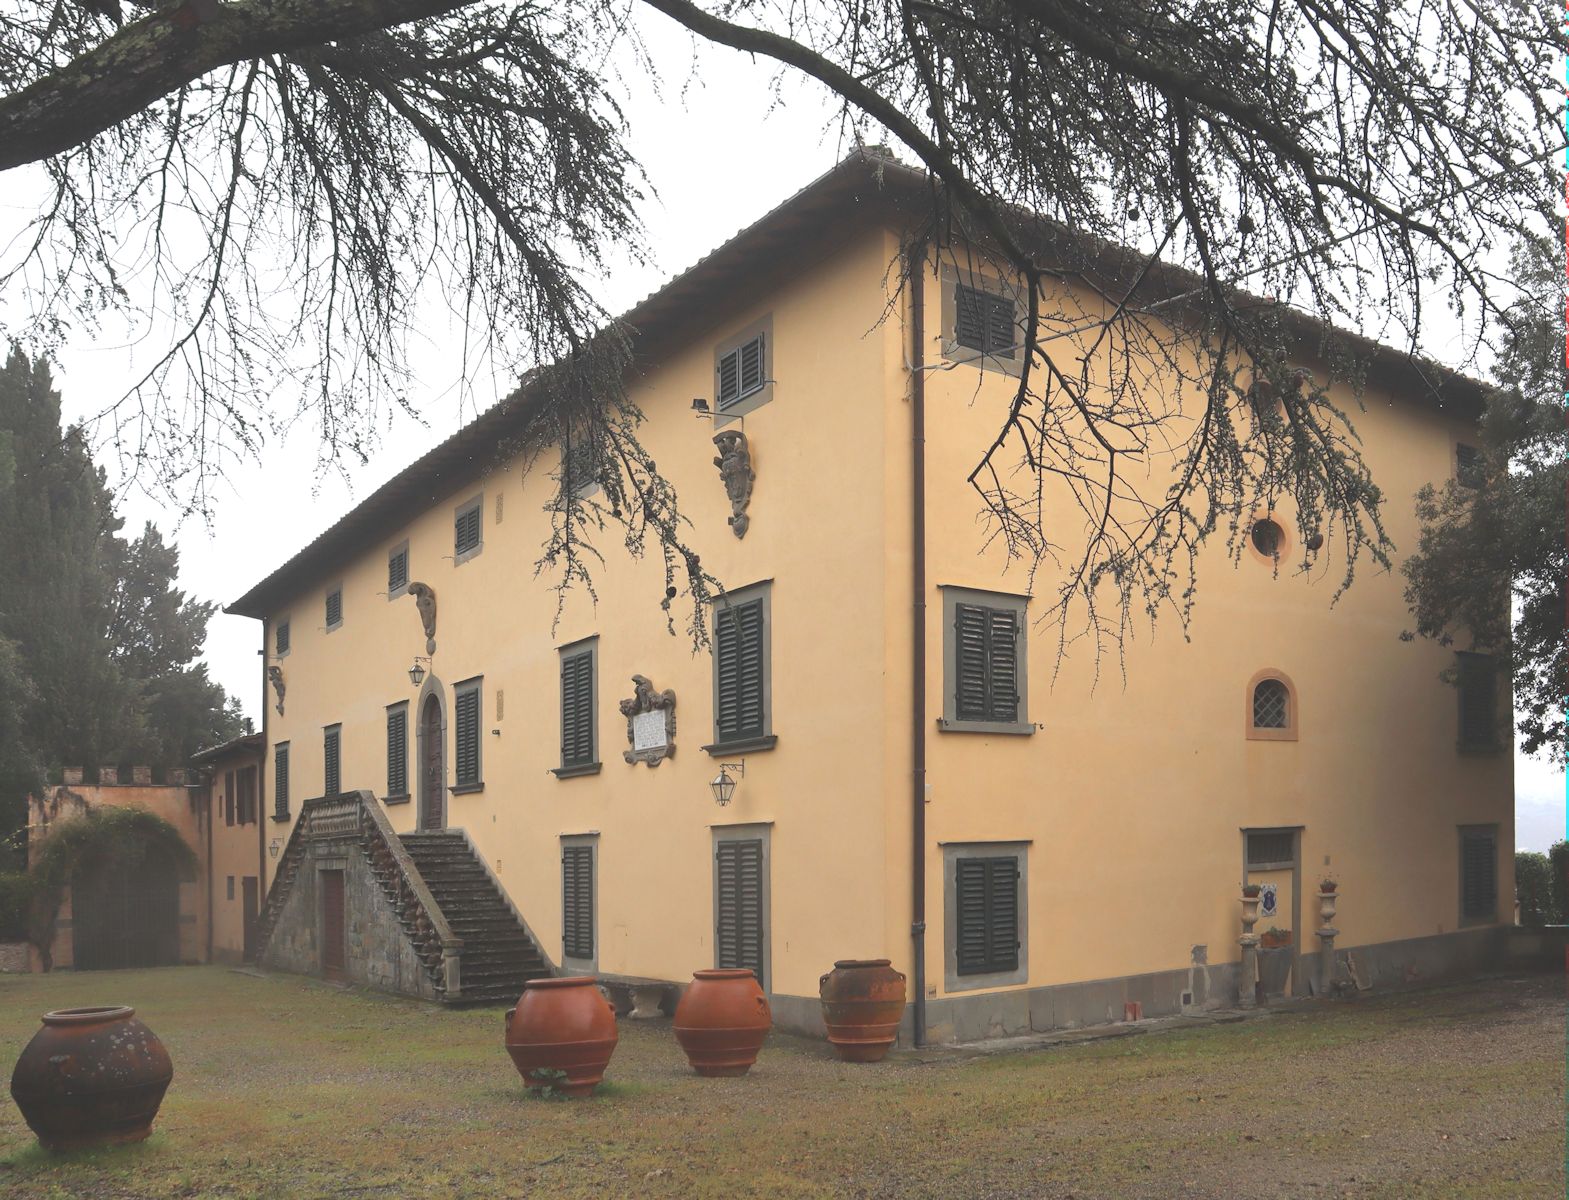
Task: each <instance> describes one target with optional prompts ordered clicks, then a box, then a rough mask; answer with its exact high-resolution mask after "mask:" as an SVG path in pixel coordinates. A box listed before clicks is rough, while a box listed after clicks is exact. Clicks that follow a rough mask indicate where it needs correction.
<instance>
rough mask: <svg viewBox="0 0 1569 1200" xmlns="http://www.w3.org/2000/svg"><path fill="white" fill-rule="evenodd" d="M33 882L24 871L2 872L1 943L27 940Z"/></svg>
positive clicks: (0, 874) (0, 893)
mask: <svg viewBox="0 0 1569 1200" xmlns="http://www.w3.org/2000/svg"><path fill="white" fill-rule="evenodd" d="M32 897H33V881H32V879H31V878H29V877H28V875H27V874H26V873H25V872H23V871H0V942H23V941H26V940H27V910H28V904H29V902H30V901H31V900H32Z"/></svg>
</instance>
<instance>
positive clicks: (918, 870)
mask: <svg viewBox="0 0 1569 1200" xmlns="http://www.w3.org/2000/svg"><path fill="white" fill-rule="evenodd" d="M905 277H906V278H907V279H908V280H909V281H910V310H911V311H910V418H911V432H910V478H911V484H912V488H911V500H910V538H911V544H910V606H911V616H912V622H911V626H912V627H911V634H910V841H911V857H910V867H911V874H910V880H911V888H910V902H911V903H910V940H911V942H912V943H913V946H912V949H913V951H914V953H913V959H912V964H911V973H912V974H913V975H914V976H915V980H914V982H915V1036H914V1042H915V1044H916V1046H924V1045H925V1044H926V239H925V238H924V237H923V238H921V239H920V240H919V241H917V242H916V243H915V244H914V245H913V246H911V247H909V249H908V250H907V251H906V254H905Z"/></svg>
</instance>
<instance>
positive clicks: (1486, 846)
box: [1460, 830, 1498, 919]
mask: <svg viewBox="0 0 1569 1200" xmlns="http://www.w3.org/2000/svg"><path fill="white" fill-rule="evenodd" d="M1460 903H1461V910H1460V911H1461V913H1462V914H1463V915H1464V916H1466V917H1468V918H1484V919H1485V918H1487V917H1492V916H1494V915H1496V914H1497V911H1498V844H1497V840H1496V839H1495V838H1494V836H1493V834H1492V833H1490V832H1486V831H1483V830H1477V831H1475V832H1470V833H1466V834H1464V835H1463V836H1462V837H1461V839H1460Z"/></svg>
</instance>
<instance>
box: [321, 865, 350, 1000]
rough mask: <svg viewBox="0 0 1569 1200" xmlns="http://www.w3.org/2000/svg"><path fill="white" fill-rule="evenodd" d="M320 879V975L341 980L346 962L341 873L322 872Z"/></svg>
mask: <svg viewBox="0 0 1569 1200" xmlns="http://www.w3.org/2000/svg"><path fill="white" fill-rule="evenodd" d="M320 879H321V973H322V974H323V975H324V976H326V978H328V979H332V980H342V979H343V978H344V975H345V967H346V966H347V962H346V959H345V955H344V945H343V943H344V937H343V932H344V931H343V872H342V871H322V872H321V874H320Z"/></svg>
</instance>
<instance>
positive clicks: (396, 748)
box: [387, 708, 409, 796]
mask: <svg viewBox="0 0 1569 1200" xmlns="http://www.w3.org/2000/svg"><path fill="white" fill-rule="evenodd" d="M408 723H409V714H408V710H407V709H404V708H392V709H388V710H387V795H389V796H406V795H408V794H409V757H408V748H409V734H408Z"/></svg>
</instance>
